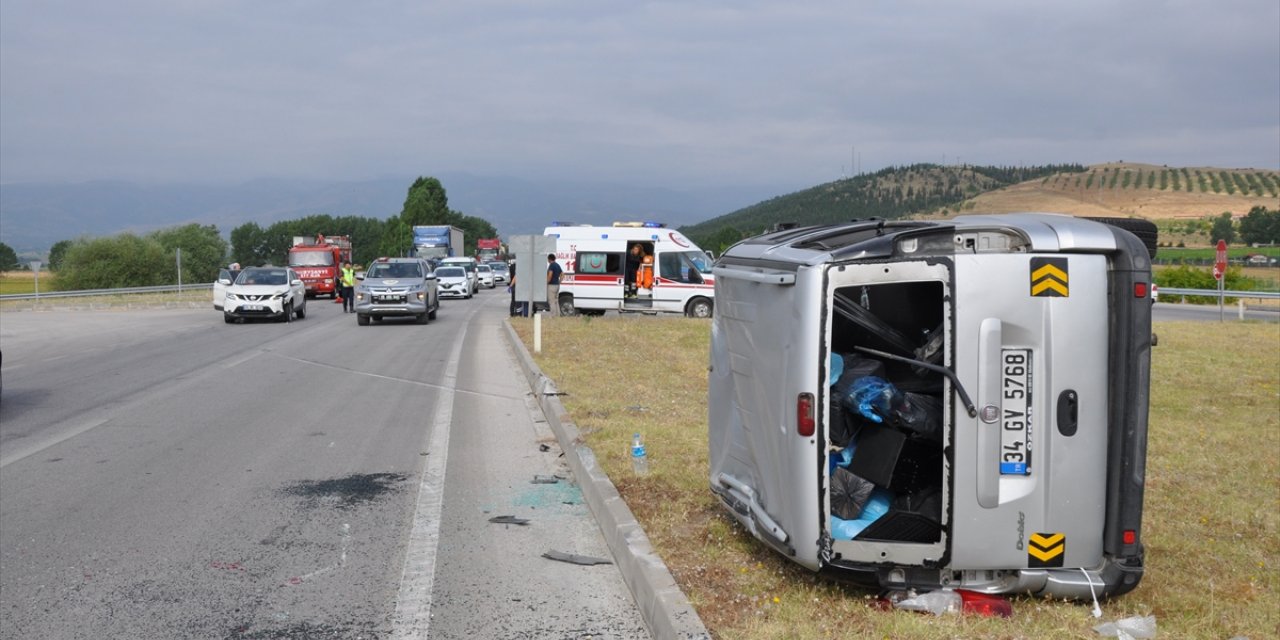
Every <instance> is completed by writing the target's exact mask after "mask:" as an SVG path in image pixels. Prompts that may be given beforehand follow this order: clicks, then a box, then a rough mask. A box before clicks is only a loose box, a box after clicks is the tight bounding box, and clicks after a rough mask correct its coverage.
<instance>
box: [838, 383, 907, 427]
mask: <svg viewBox="0 0 1280 640" xmlns="http://www.w3.org/2000/svg"><path fill="white" fill-rule="evenodd" d="M844 402H845V406H847V407H848V408H849V409H850V410H852V411H854V412H855V413H857V414H858V415H860V416H862V417H864V418H866V419H867V420H870V421H872V422H876V423H883V422H884V419H885V418H886V417H887V416H889V414H890V412H891V411H893V408H894V407H896V406H898V405H900V404H902V392H901V391H898V388H897V387H895V386H893V383H891V382H889V381H887V380H885V379H884V378H880V377H878V376H863V377H861V378H858V379H857V380H855V381H854V382H853V386H851V387H849V393H848V394H847V395H846V396H845V400H844Z"/></svg>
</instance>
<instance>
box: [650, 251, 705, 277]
mask: <svg viewBox="0 0 1280 640" xmlns="http://www.w3.org/2000/svg"><path fill="white" fill-rule="evenodd" d="M658 274H659V275H660V276H662V277H663V278H666V279H668V280H676V281H678V282H702V276H701V275H699V274H698V267H697V266H695V265H694V263H693V261H692V260H690V259H689V256H688V254H686V253H685V252H676V251H665V252H663V254H662V255H661V256H659V257H658Z"/></svg>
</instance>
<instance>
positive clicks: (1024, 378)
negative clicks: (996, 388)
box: [1000, 349, 1031, 476]
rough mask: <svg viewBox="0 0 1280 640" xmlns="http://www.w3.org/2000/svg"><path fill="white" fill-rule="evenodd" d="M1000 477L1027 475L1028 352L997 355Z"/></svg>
mask: <svg viewBox="0 0 1280 640" xmlns="http://www.w3.org/2000/svg"><path fill="white" fill-rule="evenodd" d="M1001 354H1002V355H1001V358H1000V362H1001V367H1000V389H1001V397H1002V401H1001V404H1002V412H1001V418H1000V475H1013V476H1025V475H1028V474H1030V473H1031V412H1030V409H1031V350H1030V349H1003V350H1002V351H1001Z"/></svg>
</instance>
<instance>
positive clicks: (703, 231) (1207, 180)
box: [681, 163, 1280, 251]
mask: <svg viewBox="0 0 1280 640" xmlns="http://www.w3.org/2000/svg"><path fill="white" fill-rule="evenodd" d="M1256 205H1262V206H1265V207H1267V208H1269V209H1280V171H1274V170H1255V169H1218V168H1211V167H1199V168H1181V167H1179V168H1173V167H1161V166H1156V165H1144V164H1134V163H1110V164H1100V165H1094V166H1089V167H1085V166H1081V165H1044V166H1037V167H1017V168H1013V167H990V166H986V167H983V166H968V165H966V166H942V165H934V164H918V165H911V166H906V167H890V168H887V169H883V170H881V171H877V172H876V173H872V174H864V175H860V176H855V177H853V178H848V179H844V180H837V181H835V182H829V183H826V184H821V185H818V186H816V187H811V188H809V189H805V190H803V191H797V192H795V193H791V194H788V195H784V196H779V197H776V198H772V199H769V200H765V201H763V202H760V203H758V204H754V205H751V206H749V207H745V208H743V209H739V210H738V211H734V212H732V213H729V214H726V215H723V216H720V217H718V218H713V219H711V220H707V221H705V222H701V223H698V224H696V225H689V226H687V227H682V228H681V231H683V232H684V233H685V234H686V235H688V236H689V237H691V238H692V239H693V240H694V241H695V242H697V243H698V245H699V246H701V247H703V248H704V249H711V250H715V251H720V250H723V248H724V247H726V246H728V245H729V244H732V243H733V242H735V241H737V240H738V239H741V238H743V237H747V236H750V235H755V234H757V233H760V232H761V231H763V230H765V229H767V228H769V227H771V226H772V225H774V224H775V223H777V222H794V223H797V224H800V225H809V224H823V223H830V222H837V221H841V220H850V219H855V218H870V217H877V218H886V219H894V218H939V217H948V216H951V215H956V214H958V213H978V212H982V213H1007V212H1012V211H1050V212H1057V213H1067V214H1072V215H1087V216H1119V217H1143V218H1149V219H1158V218H1178V217H1192V218H1204V217H1207V216H1214V215H1218V214H1221V213H1222V212H1224V211H1229V212H1232V213H1233V214H1236V215H1244V214H1245V213H1247V212H1248V211H1249V209H1251V208H1252V207H1254V206H1256Z"/></svg>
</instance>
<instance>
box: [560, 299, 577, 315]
mask: <svg viewBox="0 0 1280 640" xmlns="http://www.w3.org/2000/svg"><path fill="white" fill-rule="evenodd" d="M556 302H557V303H559V305H560V315H562V316H576V315H578V310H577V309H576V308H574V306H573V296H560V299H559V300H557V301H556Z"/></svg>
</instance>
